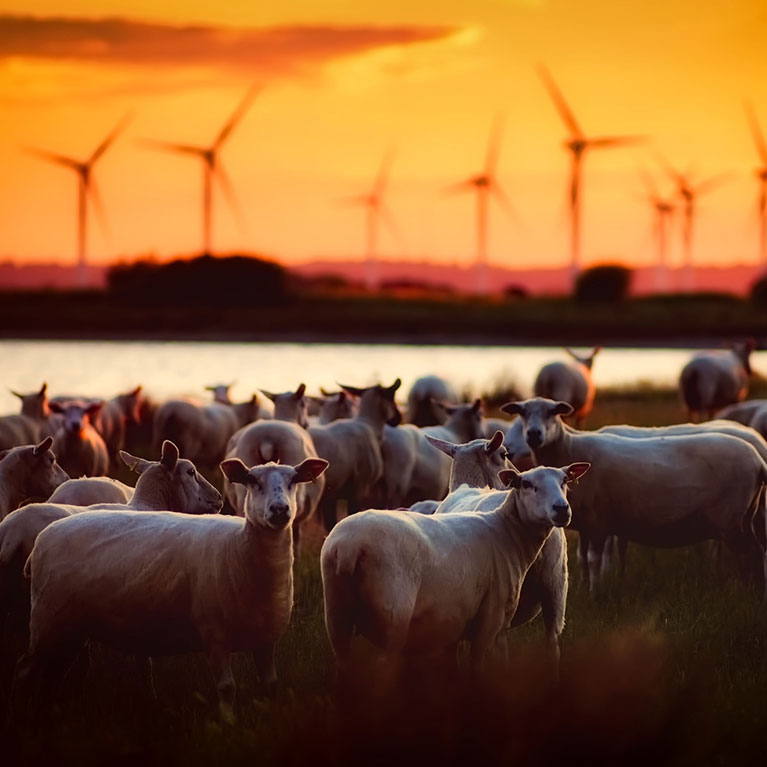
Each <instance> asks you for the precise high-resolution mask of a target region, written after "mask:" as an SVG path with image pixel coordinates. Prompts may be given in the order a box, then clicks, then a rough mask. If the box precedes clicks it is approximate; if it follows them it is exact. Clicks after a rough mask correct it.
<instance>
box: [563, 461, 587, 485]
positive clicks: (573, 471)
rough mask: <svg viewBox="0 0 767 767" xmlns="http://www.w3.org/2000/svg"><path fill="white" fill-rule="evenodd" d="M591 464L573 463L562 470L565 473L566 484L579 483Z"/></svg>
mask: <svg viewBox="0 0 767 767" xmlns="http://www.w3.org/2000/svg"><path fill="white" fill-rule="evenodd" d="M590 468H591V464H590V463H585V462H581V463H571V464H570V465H569V466H565V468H564V469H563V470H562V471H564V473H565V481H566V482H577V481H578V480H579V479H580V478H581V477H582V476H583V475H584V474H585V473H586V472H587V471H588V470H589V469H590Z"/></svg>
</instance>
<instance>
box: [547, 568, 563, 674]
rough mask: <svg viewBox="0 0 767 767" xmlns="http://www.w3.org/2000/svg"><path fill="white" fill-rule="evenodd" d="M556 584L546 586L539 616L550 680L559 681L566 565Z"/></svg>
mask: <svg viewBox="0 0 767 767" xmlns="http://www.w3.org/2000/svg"><path fill="white" fill-rule="evenodd" d="M558 575H559V576H560V577H559V579H558V583H556V584H551V585H548V584H547V587H546V589H545V590H544V593H543V594H542V597H541V616H542V618H543V625H544V626H545V628H546V644H547V649H548V655H549V664H550V667H551V672H552V678H553V681H554V682H558V681H559V658H560V649H559V637H560V635H561V634H562V631H563V630H564V628H565V610H566V607H567V564H566V563H565V565H564V572H563V573H561V574H558Z"/></svg>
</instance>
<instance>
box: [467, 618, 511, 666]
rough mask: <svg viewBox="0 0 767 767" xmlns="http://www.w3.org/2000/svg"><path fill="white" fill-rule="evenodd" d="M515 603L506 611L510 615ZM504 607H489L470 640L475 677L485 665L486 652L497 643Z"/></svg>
mask: <svg viewBox="0 0 767 767" xmlns="http://www.w3.org/2000/svg"><path fill="white" fill-rule="evenodd" d="M516 609H517V605H516V604H510V605H509V609H508V612H509V614H510V615H512V614H513V613H514V612H516ZM506 612H507V611H506V607H505V605H504V606H503V607H500V608H497V607H496V608H491V607H489V608H488V609H487V611H486V613H485V615H484V616H483V618H482V620H481V621H480V624H479V626H478V628H477V631H476V633H475V634H474V636H473V637H472V640H471V654H470V660H471V671H472V674H473V675H474V676H475V677H477V676H480V675H481V674H482V672H483V671H484V669H485V667H486V665H487V659H488V654H489V653H490V651H491V650H493V649H494V647H496V646H497V644H498V635H499V634H500V633H501V631H502V630H503V627H504V626H505V625H506Z"/></svg>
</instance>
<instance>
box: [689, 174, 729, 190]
mask: <svg viewBox="0 0 767 767" xmlns="http://www.w3.org/2000/svg"><path fill="white" fill-rule="evenodd" d="M730 178H732V173H719V174H717V175H716V176H712V177H711V178H709V179H706V180H705V181H701V182H700V183H699V184H697V185H696V186H695V194H708V193H709V192H713V191H714V189H718V188H719V187H720V186H722V185H723V184H726V183H727V182H728V181H729V180H730Z"/></svg>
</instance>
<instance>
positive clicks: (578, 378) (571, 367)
mask: <svg viewBox="0 0 767 767" xmlns="http://www.w3.org/2000/svg"><path fill="white" fill-rule="evenodd" d="M601 348H602V347H601V346H595V347H594V349H593V351H592V352H591V354H587V355H579V354H576V353H575V352H574V351H572V349H565V351H566V352H567V353H568V354H569V355H570V356H571V357H572V358H573V362H571V363H569V364H568V363H565V362H550V363H549V364H547V365H544V366H543V367H542V368H541V370H540V372H539V373H538V376H537V377H536V379H535V383H534V384H533V391H534V393H535V396H536V397H546V398H548V399H553V400H557V401H563V402H567V403H569V404H570V405H572V408H573V416H574V418H575V422H576V424H577V425H579V426H580V425H581V424H582V423H583V420H584V418H585V417H586V416H587V415H588V414H589V413H590V412H591V410H592V408H593V407H594V394H595V392H596V389H595V387H594V381H593V380H592V378H591V369H592V367H593V366H594V358H595V357H596V356H597V354H598V353H599V352H600V351H601Z"/></svg>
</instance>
